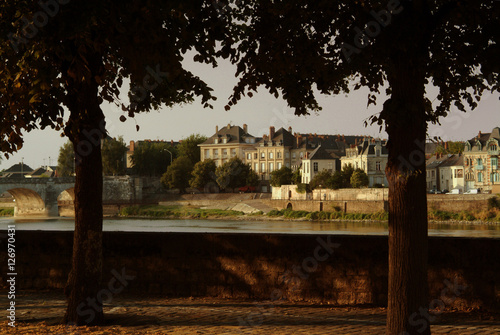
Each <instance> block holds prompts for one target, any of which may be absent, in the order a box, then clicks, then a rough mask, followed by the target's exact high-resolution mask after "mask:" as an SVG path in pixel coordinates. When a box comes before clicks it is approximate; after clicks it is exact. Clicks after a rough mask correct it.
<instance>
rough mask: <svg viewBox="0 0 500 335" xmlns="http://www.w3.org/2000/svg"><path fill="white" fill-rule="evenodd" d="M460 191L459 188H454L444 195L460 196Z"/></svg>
mask: <svg viewBox="0 0 500 335" xmlns="http://www.w3.org/2000/svg"><path fill="white" fill-rule="evenodd" d="M461 191H462V190H461V189H459V188H454V189H453V190H451V191H450V192H448V193H446V194H460V193H461Z"/></svg>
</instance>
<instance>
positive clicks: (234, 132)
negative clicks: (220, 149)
mask: <svg viewBox="0 0 500 335" xmlns="http://www.w3.org/2000/svg"><path fill="white" fill-rule="evenodd" d="M216 138H217V139H219V140H220V142H219V143H222V139H223V138H226V139H227V142H226V143H227V144H236V143H247V142H246V139H247V138H254V139H255V143H256V142H257V141H258V140H259V138H257V137H255V136H253V135H250V134H249V133H247V132H245V131H244V130H243V129H242V128H241V127H239V126H229V128H228V127H222V128H221V129H219V130H218V131H217V132H216V133H215V134H213V135H212V136H210V137H209V138H208V139H207V140H206V141H205V142H203V143H201V145H204V144H215V142H214V140H215V139H216Z"/></svg>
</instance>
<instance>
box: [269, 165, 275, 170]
mask: <svg viewBox="0 0 500 335" xmlns="http://www.w3.org/2000/svg"><path fill="white" fill-rule="evenodd" d="M273 171H274V163H269V172H273Z"/></svg>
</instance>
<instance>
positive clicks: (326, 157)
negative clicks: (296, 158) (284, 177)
mask: <svg viewBox="0 0 500 335" xmlns="http://www.w3.org/2000/svg"><path fill="white" fill-rule="evenodd" d="M339 168H340V157H339V156H338V155H337V154H336V153H335V152H334V151H332V150H327V149H325V148H324V147H323V146H321V145H320V146H318V147H317V148H316V149H315V150H314V151H313V152H311V153H310V154H309V153H307V154H306V157H305V158H304V159H303V160H302V166H301V168H300V169H301V171H300V172H301V176H302V182H303V183H305V184H309V183H310V182H311V180H312V179H313V178H314V176H315V175H317V174H318V173H319V172H321V171H323V170H327V171H328V172H330V173H334V172H335V171H337V170H338V169H339Z"/></svg>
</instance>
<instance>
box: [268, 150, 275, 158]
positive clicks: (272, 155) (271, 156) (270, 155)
mask: <svg viewBox="0 0 500 335" xmlns="http://www.w3.org/2000/svg"><path fill="white" fill-rule="evenodd" d="M273 158H274V153H273V152H272V151H271V152H270V153H269V159H273Z"/></svg>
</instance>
